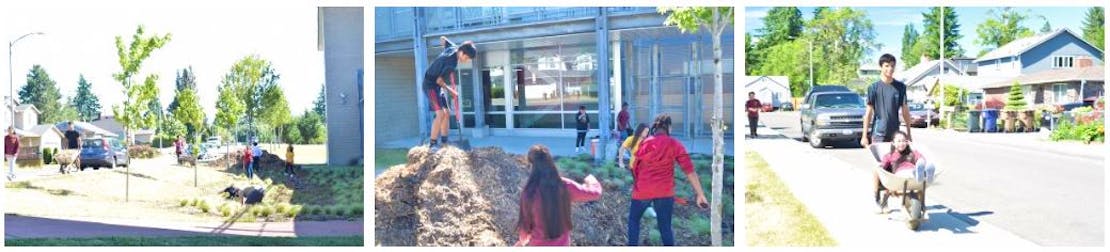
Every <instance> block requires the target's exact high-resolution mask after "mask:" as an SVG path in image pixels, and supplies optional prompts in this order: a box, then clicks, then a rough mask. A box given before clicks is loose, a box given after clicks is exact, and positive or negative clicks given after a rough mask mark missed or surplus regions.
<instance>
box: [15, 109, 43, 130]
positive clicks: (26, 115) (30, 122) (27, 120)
mask: <svg viewBox="0 0 1110 252" xmlns="http://www.w3.org/2000/svg"><path fill="white" fill-rule="evenodd" d="M38 124H39V115H38V113H35V112H34V111H32V110H30V109H27V110H23V111H18V112H15V127H16V128H19V129H21V130H29V129H31V128H32V127H35V125H38Z"/></svg>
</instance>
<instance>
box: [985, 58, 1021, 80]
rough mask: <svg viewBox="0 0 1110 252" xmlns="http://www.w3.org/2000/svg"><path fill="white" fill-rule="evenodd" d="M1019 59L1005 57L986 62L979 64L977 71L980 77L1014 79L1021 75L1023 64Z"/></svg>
mask: <svg viewBox="0 0 1110 252" xmlns="http://www.w3.org/2000/svg"><path fill="white" fill-rule="evenodd" d="M1016 59H1019V58H1015V57H1004V58H1000V59H992V60H988V61H984V62H979V66H978V67H977V70H978V71H979V76H989V77H994V76H1006V77H1013V76H1018V75H1020V74H1021V69H1022V68H1021V62H1019V61H1018V60H1016Z"/></svg>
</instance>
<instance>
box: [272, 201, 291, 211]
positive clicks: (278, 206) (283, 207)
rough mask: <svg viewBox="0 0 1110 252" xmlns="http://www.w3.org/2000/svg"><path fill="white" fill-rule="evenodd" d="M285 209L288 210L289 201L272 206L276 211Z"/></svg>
mask: <svg viewBox="0 0 1110 252" xmlns="http://www.w3.org/2000/svg"><path fill="white" fill-rule="evenodd" d="M286 210H289V203H284V202H282V203H278V204H277V205H275V206H274V212H276V213H285V212H286Z"/></svg>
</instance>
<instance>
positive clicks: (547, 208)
mask: <svg viewBox="0 0 1110 252" xmlns="http://www.w3.org/2000/svg"><path fill="white" fill-rule="evenodd" d="M528 163H529V164H531V166H532V173H531V175H530V176H528V183H527V184H525V185H524V190H522V191H521V193H520V214H519V218H518V219H517V221H518V222H517V234H518V235H519V238H520V239H519V240H517V242H516V245H517V246H524V245H527V246H570V231H571V229H573V228H574V224H573V223H571V218H570V203H571V202H585V201H594V200H597V199H598V198H601V183H599V182H598V181H597V178H594V176H593V175H589V176H586V179H585V181H584V182H585V184H578V183H577V182H574V180H571V179H568V178H564V177H562V176H559V170H558V168H556V167H555V160H554V159H553V158H552V157H551V151H549V150H548V149H547V147H546V146H543V145H538V144H537V145H533V146H532V148H531V149H529V150H528Z"/></svg>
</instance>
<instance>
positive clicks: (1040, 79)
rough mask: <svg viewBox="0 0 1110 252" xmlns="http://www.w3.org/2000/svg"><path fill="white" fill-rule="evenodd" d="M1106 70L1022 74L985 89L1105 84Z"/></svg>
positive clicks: (1082, 68) (1093, 69) (1067, 69)
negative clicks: (1018, 86) (1069, 83)
mask: <svg viewBox="0 0 1110 252" xmlns="http://www.w3.org/2000/svg"><path fill="white" fill-rule="evenodd" d="M1105 73H1106V68H1105V67H1103V66H1090V67H1079V68H1057V69H1049V70H1044V71H1038V72H1035V73H1030V74H1022V75H1019V76H1017V77H1014V78H1010V79H1008V80H1005V81H997V82H992V83H990V84H987V85H984V86H983V88H998V87H1009V86H1010V85H1013V84H1014V82H1015V81H1016V82H1018V83H1020V84H1021V85H1031V84H1045V83H1057V82H1078V81H1084V80H1085V81H1098V82H1104V81H1105V79H1106V77H1105V75H1104V74H1105Z"/></svg>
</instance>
